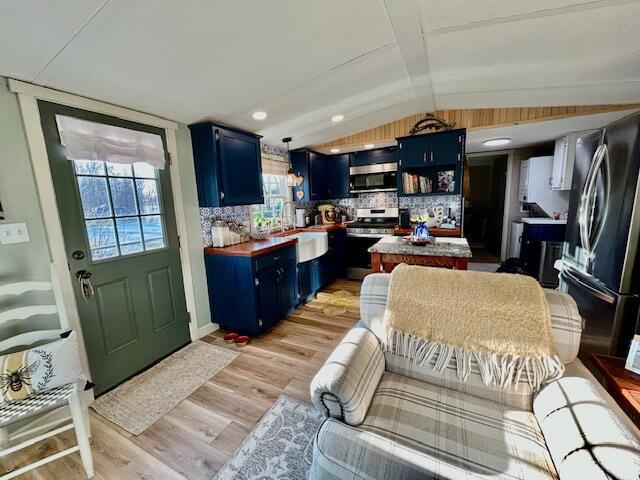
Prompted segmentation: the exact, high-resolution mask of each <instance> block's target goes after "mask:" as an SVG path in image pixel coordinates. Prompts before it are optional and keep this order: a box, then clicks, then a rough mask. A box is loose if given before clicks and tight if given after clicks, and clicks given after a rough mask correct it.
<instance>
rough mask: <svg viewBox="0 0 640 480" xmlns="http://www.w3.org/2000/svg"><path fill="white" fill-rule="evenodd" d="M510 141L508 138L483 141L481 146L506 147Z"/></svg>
mask: <svg viewBox="0 0 640 480" xmlns="http://www.w3.org/2000/svg"><path fill="white" fill-rule="evenodd" d="M510 141H511V139H510V138H492V139H491V140H485V141H484V142H482V144H483V145H484V146H485V147H500V146H502V145H506V144H507V143H509V142H510Z"/></svg>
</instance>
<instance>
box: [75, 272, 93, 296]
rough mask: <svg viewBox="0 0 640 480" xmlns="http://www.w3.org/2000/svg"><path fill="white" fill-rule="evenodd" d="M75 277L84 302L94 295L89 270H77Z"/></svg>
mask: <svg viewBox="0 0 640 480" xmlns="http://www.w3.org/2000/svg"><path fill="white" fill-rule="evenodd" d="M76 278H77V279H78V283H80V293H82V298H83V299H84V301H85V302H88V301H89V299H90V298H91V297H93V295H94V293H95V292H94V290H93V285H92V284H91V272H89V271H87V270H78V271H77V272H76Z"/></svg>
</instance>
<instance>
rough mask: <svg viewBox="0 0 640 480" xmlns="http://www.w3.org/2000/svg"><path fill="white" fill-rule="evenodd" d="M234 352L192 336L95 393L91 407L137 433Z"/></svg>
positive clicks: (226, 360)
mask: <svg viewBox="0 0 640 480" xmlns="http://www.w3.org/2000/svg"><path fill="white" fill-rule="evenodd" d="M238 355H239V354H238V353H237V352H234V351H232V350H229V349H226V348H221V347H216V346H215V345H210V344H208V343H206V342H202V341H200V340H196V341H195V342H193V343H190V344H189V345H187V346H186V347H184V348H183V349H181V350H178V351H177V352H175V353H174V354H172V355H170V356H169V357H167V358H165V359H164V360H162V361H161V362H159V363H158V364H157V365H154V366H153V367H151V368H150V369H149V370H146V371H144V372H142V373H141V374H139V375H136V376H135V377H133V378H132V379H130V380H127V381H126V382H125V383H123V384H122V385H120V386H118V387H116V388H114V389H113V390H111V391H110V392H108V393H105V394H104V395H102V396H100V397H98V398H97V399H96V401H95V402H93V405H91V407H92V408H93V409H94V410H95V411H96V412H98V413H99V414H100V415H102V416H103V417H105V418H106V419H107V420H110V421H112V422H113V423H115V424H116V425H118V426H119V427H122V428H124V429H125V430H126V431H127V432H130V433H132V434H134V435H140V434H141V433H142V432H144V431H145V430H146V429H147V428H149V427H150V426H151V425H153V424H154V423H155V422H156V421H158V420H159V419H161V418H162V417H163V416H164V415H166V414H167V413H169V412H170V411H171V410H173V409H174V408H175V407H176V406H177V405H178V404H179V403H180V402H181V401H182V400H184V399H185V398H187V397H188V396H189V395H191V394H192V393H193V392H194V391H196V390H197V389H198V388H199V387H201V386H202V385H203V384H204V383H205V382H206V381H207V380H209V379H210V378H211V377H213V376H214V375H215V374H216V373H218V372H219V371H220V370H222V369H223V368H224V367H226V366H227V365H228V364H229V363H230V362H231V361H232V360H233V359H234V358H236V357H237V356H238Z"/></svg>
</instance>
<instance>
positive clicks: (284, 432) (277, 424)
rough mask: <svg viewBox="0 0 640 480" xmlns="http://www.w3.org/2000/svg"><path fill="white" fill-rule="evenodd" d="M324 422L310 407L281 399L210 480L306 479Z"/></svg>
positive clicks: (317, 412) (287, 398)
mask: <svg viewBox="0 0 640 480" xmlns="http://www.w3.org/2000/svg"><path fill="white" fill-rule="evenodd" d="M324 419H325V417H324V415H322V414H321V413H320V412H319V411H318V410H316V409H315V408H314V407H313V406H312V405H309V404H306V403H301V402H298V401H296V400H293V399H291V398H289V397H287V396H286V395H281V396H280V397H279V398H278V400H276V403H275V404H274V405H273V407H271V409H270V410H269V411H268V412H267V413H265V415H264V416H263V417H262V419H261V420H260V422H258V425H256V428H254V429H253V431H252V432H251V433H250V434H249V436H248V437H247V438H246V439H245V440H244V442H243V443H242V445H241V446H240V448H238V450H236V453H234V454H233V456H232V457H231V458H230V459H229V460H228V461H227V463H226V464H225V465H224V466H223V467H222V468H221V469H220V470H219V471H218V473H217V474H216V475H215V476H214V477H213V480H231V479H234V480H258V479H266V478H282V479H285V478H286V479H288V480H296V479H300V480H302V479H306V478H307V476H308V473H309V469H310V468H311V459H312V454H313V437H314V436H315V434H316V432H317V431H318V429H319V428H320V425H322V422H323V421H324Z"/></svg>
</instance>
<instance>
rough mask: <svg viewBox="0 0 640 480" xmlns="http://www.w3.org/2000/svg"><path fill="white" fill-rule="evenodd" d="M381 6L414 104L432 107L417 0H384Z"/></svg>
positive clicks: (427, 62)
mask: <svg viewBox="0 0 640 480" xmlns="http://www.w3.org/2000/svg"><path fill="white" fill-rule="evenodd" d="M384 7H385V10H386V12H387V17H388V18H389V23H390V24H391V28H392V30H393V34H394V36H395V38H396V43H397V46H398V50H399V51H400V56H401V57H402V62H403V64H404V67H405V69H406V71H407V76H408V77H409V81H410V83H411V86H412V88H413V91H414V92H415V94H416V102H417V105H418V106H419V108H420V109H424V110H432V109H435V108H436V104H435V97H434V94H433V86H432V83H431V67H430V65H429V56H428V53H427V47H426V44H425V38H424V32H423V28H422V24H421V21H420V11H419V8H418V2H417V1H413V2H398V1H397V0H384Z"/></svg>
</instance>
